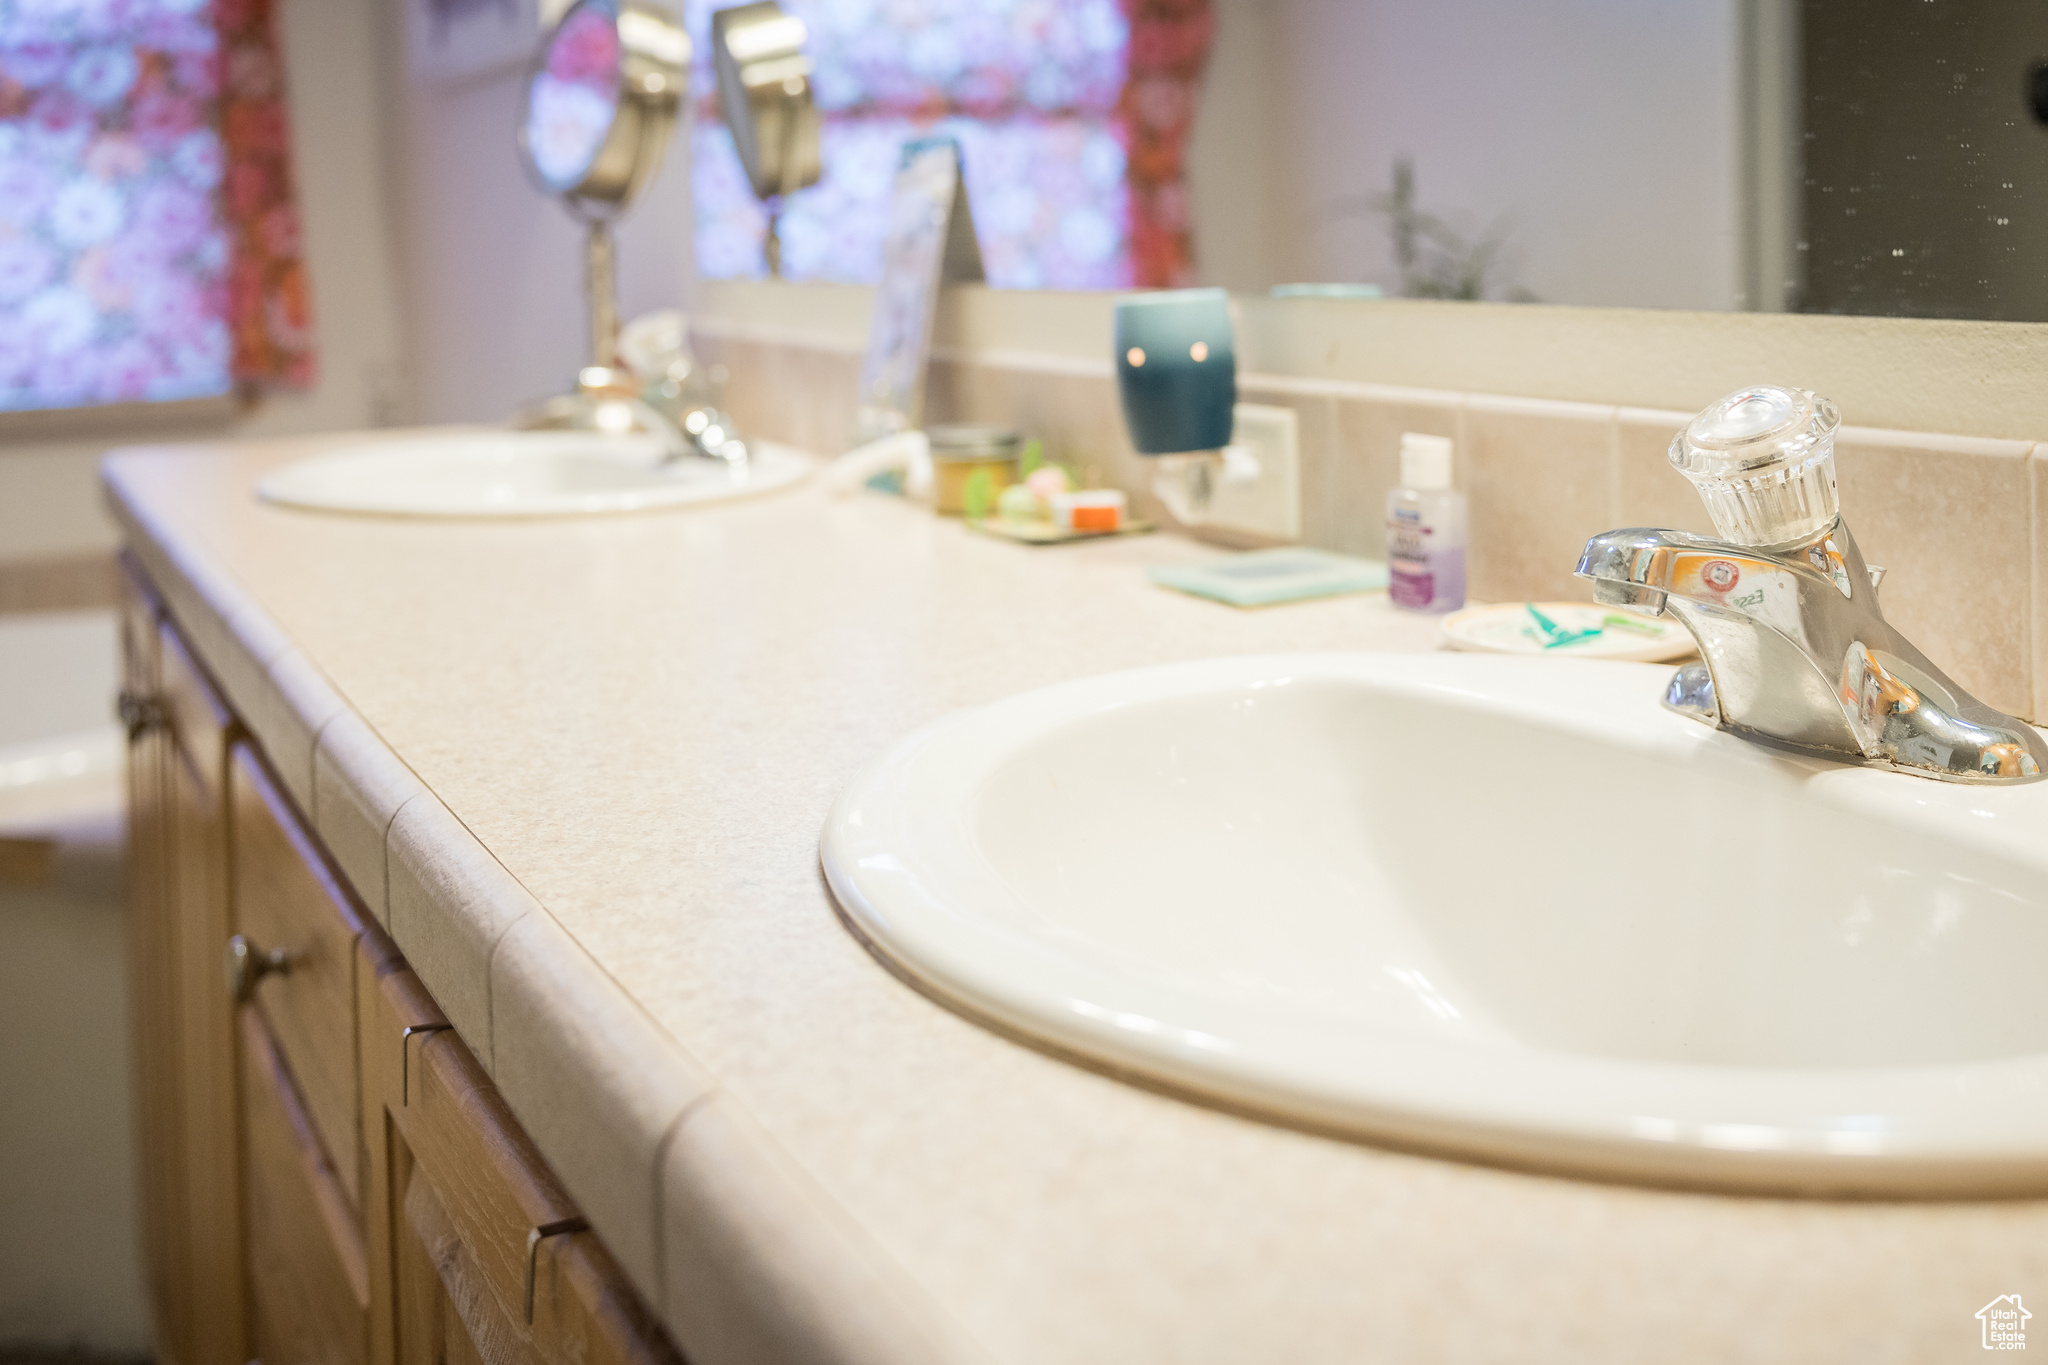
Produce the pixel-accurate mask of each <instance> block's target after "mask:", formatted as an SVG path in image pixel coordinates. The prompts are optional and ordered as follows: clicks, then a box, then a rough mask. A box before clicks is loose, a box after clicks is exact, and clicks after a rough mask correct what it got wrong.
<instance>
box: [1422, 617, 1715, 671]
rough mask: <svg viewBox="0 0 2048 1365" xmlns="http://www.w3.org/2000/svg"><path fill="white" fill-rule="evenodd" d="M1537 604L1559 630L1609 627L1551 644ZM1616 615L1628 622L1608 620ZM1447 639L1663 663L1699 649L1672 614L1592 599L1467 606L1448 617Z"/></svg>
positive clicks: (1483, 649) (1476, 647) (1508, 649)
mask: <svg viewBox="0 0 2048 1365" xmlns="http://www.w3.org/2000/svg"><path fill="white" fill-rule="evenodd" d="M1532 606H1533V607H1534V608H1535V609H1536V610H1537V611H1539V612H1542V613H1543V614H1544V615H1545V616H1547V617H1549V618H1550V621H1551V623H1552V624H1553V625H1555V626H1557V627H1558V629H1559V630H1562V631H1568V632H1576V631H1583V630H1591V629H1592V628H1593V627H1595V626H1601V627H1603V629H1602V630H1601V631H1600V633H1599V634H1598V635H1590V636H1586V637H1584V638H1582V639H1577V640H1571V641H1568V642H1567V643H1563V644H1555V645H1549V646H1548V647H1546V645H1545V643H1544V642H1545V640H1546V638H1547V637H1546V635H1545V633H1544V631H1543V628H1542V627H1541V626H1539V625H1538V624H1537V622H1536V618H1535V617H1534V616H1533V615H1531V614H1530V611H1529V608H1530V607H1532ZM1610 617H1616V618H1620V619H1621V620H1624V621H1626V622H1627V623H1628V625H1627V626H1617V625H1612V624H1609V623H1608V618H1610ZM1443 633H1444V643H1445V644H1447V645H1449V646H1450V647H1451V648H1452V649H1466V650H1472V651H1474V652H1475V653H1481V654H1548V655H1553V656H1556V657H1559V658H1575V659H1634V660H1637V661H1639V662H1643V663H1660V662H1663V661H1666V660H1672V659H1683V658H1684V657H1686V656H1687V655H1688V654H1691V653H1693V652H1694V650H1695V646H1694V644H1693V639H1692V635H1691V633H1690V632H1688V631H1687V630H1686V628H1685V627H1684V626H1682V625H1680V624H1678V622H1676V621H1674V620H1672V619H1671V618H1670V617H1668V616H1663V617H1655V618H1652V617H1648V616H1634V615H1631V614H1629V613H1627V612H1624V611H1622V610H1621V609H1620V608H1619V607H1597V606H1594V605H1592V604H1591V603H1587V602H1534V603H1530V602H1504V603H1501V604H1499V605H1497V606H1490V607H1467V608H1465V609H1464V610H1463V611H1454V612H1452V613H1451V614H1450V615H1449V616H1446V617H1445V618H1444V624H1443Z"/></svg>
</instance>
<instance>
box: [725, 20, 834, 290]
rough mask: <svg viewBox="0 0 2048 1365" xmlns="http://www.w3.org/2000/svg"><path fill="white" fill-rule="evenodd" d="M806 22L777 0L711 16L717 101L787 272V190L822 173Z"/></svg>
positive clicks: (767, 250)
mask: <svg viewBox="0 0 2048 1365" xmlns="http://www.w3.org/2000/svg"><path fill="white" fill-rule="evenodd" d="M806 36H808V35H807V31H806V30H805V28H804V21H803V20H801V19H799V18H797V17H796V16H795V15H793V14H789V13H787V12H785V11H784V10H783V8H782V6H781V5H779V4H776V3H775V0H758V3H755V4H751V5H735V6H733V7H732V8H730V9H722V10H719V11H717V12H716V13H715V14H713V15H712V16H711V46H712V60H713V62H714V63H715V65H716V69H717V72H718V107H719V110H720V112H721V113H723V114H724V116H725V124H726V127H727V129H728V130H729V131H730V132H731V134H732V145H733V150H734V151H735V152H737V153H738V154H739V159H740V165H741V167H742V168H744V170H745V171H746V175H747V183H748V185H749V186H750V187H751V188H752V189H753V191H754V196H755V198H757V199H760V200H761V201H762V202H763V204H764V205H766V207H767V211H768V223H767V230H766V234H765V237H764V240H763V242H762V256H763V260H764V261H765V263H766V264H767V267H768V273H769V274H770V275H780V274H781V273H782V232H781V223H780V219H781V216H782V205H783V201H784V199H785V197H786V196H788V195H790V194H792V193H794V192H795V191H797V190H800V189H804V188H806V187H808V186H811V185H815V184H817V183H818V177H819V176H820V174H822V172H823V169H824V167H823V165H822V164H821V160H820V147H819V139H818V111H817V108H816V106H815V105H814V104H813V103H812V101H811V61H810V58H809V57H807V56H805V55H804V39H805V38H806Z"/></svg>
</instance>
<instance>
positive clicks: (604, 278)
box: [517, 0, 690, 452]
mask: <svg viewBox="0 0 2048 1365" xmlns="http://www.w3.org/2000/svg"><path fill="white" fill-rule="evenodd" d="M689 61H690V40H689V37H688V36H687V34H686V33H685V32H684V30H683V28H682V27H681V25H679V24H678V23H677V22H676V21H675V20H674V19H673V18H671V17H670V16H669V15H668V14H667V13H666V12H665V11H663V10H661V9H659V8H656V7H655V6H653V5H649V4H644V3H641V0H576V3H574V4H572V5H570V6H569V8H568V9H567V11H566V12H565V13H564V14H563V15H562V17H561V19H560V21H559V22H558V23H557V24H556V25H555V27H554V30H553V31H552V32H551V33H550V34H549V35H548V38H547V40H546V42H545V43H543V44H542V46H541V50H540V53H539V55H538V57H537V59H536V60H535V63H534V66H533V70H532V73H531V74H530V75H529V77H528V79H527V90H526V105H525V108H524V110H523V111H522V112H521V115H520V119H519V148H520V152H521V154H522V157H523V159H524V160H525V162H526V167H527V170H528V172H529V173H530V174H531V175H532V176H533V179H534V182H535V183H536V184H538V185H539V186H540V187H541V188H542V189H543V190H545V191H547V192H548V193H550V194H554V195H558V196H560V197H561V200H562V203H563V205H564V206H565V207H566V208H567V209H568V210H569V212H570V213H571V214H572V215H574V216H575V217H576V218H577V219H578V220H579V221H580V222H581V223H583V225H584V229H585V239H584V290H585V294H586V298H587V303H588V309H589V318H590V343H589V345H590V350H589V359H588V362H587V363H586V364H585V365H584V366H583V368H582V369H581V371H580V372H579V373H578V375H577V383H576V389H575V391H574V392H573V393H570V394H567V395H565V396H563V397H560V398H553V399H549V400H548V401H546V402H544V403H541V404H539V405H537V406H536V407H534V408H532V409H529V410H528V411H526V412H524V413H522V414H520V416H519V418H518V419H517V420H518V421H519V423H520V424H521V425H523V426H528V427H538V428H548V429H564V428H567V429H577V430H592V431H602V432H607V433H611V434H620V433H624V432H631V431H643V432H653V433H654V434H656V435H658V436H659V437H661V438H662V440H663V441H664V442H665V443H666V444H667V445H668V446H669V448H670V449H671V450H673V451H677V452H680V451H682V450H683V449H685V448H686V444H687V443H686V442H685V441H684V439H683V438H682V436H681V435H680V434H679V433H677V432H676V431H675V430H674V428H673V424H671V423H668V422H667V421H666V420H665V419H663V418H661V417H660V415H659V414H658V413H656V412H655V411H654V409H652V408H651V407H649V406H648V405H647V404H645V403H643V402H641V401H640V400H639V398H638V397H637V390H636V387H635V385H634V383H633V381H632V377H631V376H630V375H629V374H627V373H626V372H625V371H624V370H622V369H620V368H618V348H619V314H618V302H617V299H618V279H617V276H618V270H617V263H616V259H615V256H614V252H613V247H612V233H611V224H612V220H613V219H615V218H617V217H618V216H619V215H620V214H622V213H624V212H625V211H626V209H627V207H628V206H629V205H630V204H631V203H632V201H633V198H634V196H635V195H636V194H637V193H638V192H639V190H640V188H641V186H643V185H645V184H646V183H647V181H648V180H649V179H650V178H652V177H653V175H654V173H655V171H656V170H657V169H659V168H660V166H661V159H662V153H663V151H664V150H665V149H666V148H667V146H668V136H669V130H670V128H671V127H672V126H673V125H674V122H675V117H676V111H677V109H678V108H679V107H680V106H681V103H682V96H683V86H684V75H685V72H686V71H687V70H688V67H689Z"/></svg>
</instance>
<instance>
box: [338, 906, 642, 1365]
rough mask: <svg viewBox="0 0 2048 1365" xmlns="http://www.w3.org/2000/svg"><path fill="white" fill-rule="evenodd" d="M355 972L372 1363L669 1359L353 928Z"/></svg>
mask: <svg viewBox="0 0 2048 1365" xmlns="http://www.w3.org/2000/svg"><path fill="white" fill-rule="evenodd" d="M358 980H359V981H360V982H361V983H362V984H361V995H360V1000H361V1005H360V1009H359V1014H360V1017H361V1018H362V1021H363V1032H362V1053H363V1072H362V1074H363V1104H364V1108H365V1111H366V1116H367V1117H366V1125H367V1126H366V1128H365V1137H366V1146H367V1147H368V1148H369V1149H370V1153H371V1156H370V1176H369V1188H370V1191H371V1193H370V1203H371V1208H372V1210H373V1211H372V1214H371V1242H372V1250H371V1266H372V1270H371V1274H372V1279H373V1281H375V1282H377V1283H378V1285H379V1286H380V1288H381V1286H382V1285H383V1284H384V1283H385V1282H388V1284H389V1289H388V1291H386V1292H381V1293H378V1294H376V1295H375V1297H376V1298H377V1300H378V1301H379V1302H380V1303H382V1304H387V1305H388V1309H384V1310H381V1311H380V1314H379V1316H378V1318H377V1320H376V1322H375V1326H374V1328H373V1334H374V1335H375V1336H376V1337H377V1338H378V1341H379V1350H378V1351H377V1352H376V1353H375V1356H374V1358H375V1359H376V1360H378V1361H379V1362H384V1361H392V1362H398V1363H399V1365H434V1363H435V1362H440V1361H453V1360H470V1359H481V1360H487V1361H492V1362H506V1363H507V1365H511V1363H512V1362H534V1363H535V1365H538V1363H539V1362H550V1363H551V1365H552V1363H559V1365H577V1363H579V1362H587V1365H627V1363H628V1362H631V1363H633V1365H673V1363H674V1362H677V1361H678V1360H679V1357H677V1355H676V1354H675V1351H674V1349H673V1348H672V1347H671V1346H670V1345H669V1344H668V1342H667V1339H666V1337H665V1336H664V1335H663V1334H662V1332H661V1329H660V1326H659V1324H657V1323H656V1322H655V1321H654V1320H653V1318H652V1316H651V1315H650V1314H648V1313H647V1312H646V1310H645V1308H644V1307H643V1306H642V1305H641V1303H640V1302H639V1300H638V1299H637V1297H635V1295H634V1294H633V1293H632V1291H631V1289H630V1288H629V1287H628V1286H627V1284H626V1281H625V1277H624V1276H623V1275H622V1274H621V1273H620V1272H619V1270H618V1267H617V1266H616V1265H615V1264H614V1263H613V1261H612V1260H611V1257H610V1256H609V1255H608V1254H607V1253H606V1252H605V1250H604V1248H603V1246H602V1245H600V1244H599V1242H598V1240H597V1238H596V1236H595V1234H593V1233H592V1232H590V1231H589V1229H588V1227H587V1225H586V1224H585V1223H584V1221H583V1219H582V1217H581V1216H580V1215H579V1214H578V1212H577V1209H576V1206H575V1203H574V1202H573V1201H572V1200H571V1199H570V1198H569V1196H568V1194H567V1193H566V1192H565V1191H564V1190H563V1189H562V1188H561V1186H560V1184H559V1183H558V1182H557V1181H556V1180H555V1178H554V1176H553V1175H552V1174H551V1173H550V1172H549V1171H548V1169H547V1165H546V1163H545V1162H543V1161H542V1160H541V1156H540V1153H539V1152H538V1151H537V1150H536V1149H535V1148H534V1146H533V1143H532V1142H531V1141H530V1140H529V1139H528V1138H527V1136H526V1135H525V1133H523V1132H521V1131H520V1128H519V1125H518V1123H517V1122H516V1121H515V1120H514V1119H513V1117H512V1113H511V1111H510V1110H509V1109H508V1108H507V1107H506V1105H505V1101H504V1098H503V1097H502V1096H500V1095H499V1094H498V1091H497V1088H496V1087H495V1086H493V1085H492V1084H491V1081H490V1078H489V1077H488V1076H486V1075H485V1074H484V1071H483V1068H482V1067H481V1066H480V1065H478V1063H477V1061H476V1058H475V1057H474V1056H472V1055H471V1054H470V1051H469V1049H468V1048H467V1047H465V1046H464V1045H463V1042H462V1040H461V1038H459V1037H458V1036H457V1035H456V1034H455V1031H454V1030H453V1029H451V1028H450V1027H449V1026H448V1023H447V1020H446V1019H445V1018H444V1017H443V1016H442V1015H441V1012H440V1011H439V1010H438V1009H437V1008H436V1007H435V1006H434V1002H433V1000H432V998H431V997H429V996H428V994H427V992H426V990H425V989H424V988H423V987H422V986H421V985H420V983H419V979H418V978H417V977H415V976H414V975H413V974H412V972H411V970H410V969H408V968H407V967H406V966H405V964H404V962H403V961H402V960H401V959H399V958H398V957H397V955H396V954H395V953H390V952H382V953H380V952H379V951H378V945H376V944H375V943H373V942H372V941H371V939H370V938H369V937H368V936H366V938H365V941H364V956H363V961H362V963H361V965H360V968H359V976H358ZM387 1347H388V1352H389V1354H388V1355H387V1354H385V1350H386V1349H387Z"/></svg>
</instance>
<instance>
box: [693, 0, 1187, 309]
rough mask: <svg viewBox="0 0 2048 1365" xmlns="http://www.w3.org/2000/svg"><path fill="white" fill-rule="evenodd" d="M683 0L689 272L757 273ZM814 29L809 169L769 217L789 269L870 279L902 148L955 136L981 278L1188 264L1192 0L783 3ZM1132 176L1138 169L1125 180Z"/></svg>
mask: <svg viewBox="0 0 2048 1365" xmlns="http://www.w3.org/2000/svg"><path fill="white" fill-rule="evenodd" d="M723 3H727V0H690V3H689V5H688V7H687V11H686V15H687V20H688V23H689V25H690V28H691V33H692V36H693V37H694V38H695V39H696V41H697V52H698V54H699V56H698V63H697V69H696V71H695V73H694V75H693V80H694V82H695V85H694V89H695V91H696V92H697V95H698V117H697V124H696V131H695V133H694V139H695V146H694V148H693V151H694V154H695V162H694V168H693V174H694V177H695V179H694V183H693V186H692V188H693V193H694V196H695V200H696V205H697V259H698V268H699V270H700V271H702V273H704V274H705V275H707V276H711V277H716V278H733V277H739V276H751V275H759V274H761V273H763V270H764V264H763V261H762V252H761V243H762V238H763V235H764V232H765V228H766V221H767V220H766V215H765V213H764V212H763V210H762V208H761V206H760V205H759V204H758V203H757V202H756V201H755V199H754V197H753V195H752V193H751V192H750V191H749V190H748V188H747V184H746V178H745V175H744V174H743V173H742V171H741V169H740V166H739V159H738V156H737V155H736V153H735V152H734V151H733V147H732V138H731V135H730V134H729V133H728V132H727V131H726V128H725V125H724V123H723V122H722V121H721V119H720V118H719V114H718V107H717V100H716V85H715V80H714V77H713V74H712V69H711V64H710V44H709V28H710V12H711V10H713V9H714V8H717V7H718V6H719V5H720V4H723ZM784 3H785V6H786V7H787V8H788V9H789V10H790V11H791V12H792V13H795V14H797V15H799V16H801V17H802V18H803V20H804V22H805V24H806V25H807V26H808V27H809V30H810V42H809V45H808V46H809V51H810V53H811V55H812V59H813V61H814V62H815V64H816V69H815V72H814V74H813V77H812V82H813V91H814V93H815V97H816V99H817V102H818V106H819V109H820V111H821V112H822V113H823V115H824V134H823V138H824V152H825V178H824V179H823V180H822V181H821V182H820V183H819V184H818V185H816V186H814V187H813V188H811V189H807V190H802V191H799V192H798V193H796V194H794V195H791V196H790V199H789V203H788V204H787V205H786V206H785V207H784V213H783V218H782V223H781V229H782V243H783V254H782V263H783V273H784V274H785V275H787V276H788V277H789V278H791V279H822V280H847V281H855V282H868V283H871V282H873V281H874V280H875V279H876V278H878V277H879V275H880V272H881V241H882V234H883V230H884V226H885V223H886V220H887V215H888V207H887V206H888V199H889V188H890V184H891V182H892V181H893V179H894V177H895V172H896V163H897V157H898V153H899V152H900V150H901V148H902V146H903V144H904V142H906V141H908V140H910V139H911V138H913V137H918V136H924V135H928V134H931V133H948V134H951V135H952V136H954V137H956V138H958V139H959V141H960V143H961V148H962V153H963V165H964V168H965V173H966V180H967V189H968V195H969V198H970V201H971V203H972V206H973V212H974V216H975V227H976V229H977V230H978V232H979V234H980V239H981V250H982V258H983V262H984V264H985V265H986V267H987V269H988V276H989V282H990V283H991V284H993V285H996V286H997V287H999V288H1012V289H1120V288H1128V287H1131V286H1133V285H1140V286H1143V285H1161V284H1171V283H1177V282H1179V281H1180V280H1182V279H1184V278H1185V277H1186V276H1187V274H1188V271H1189V264H1190V262H1191V259H1192V254H1191V246H1190V243H1189V240H1188V233H1187V212H1186V192H1185V185H1184V181H1183V175H1184V172H1183V165H1182V162H1183V157H1182V150H1181V149H1182V146H1183V144H1184V143H1185V139H1186V134H1187V131H1188V129H1189V127H1190V126H1191V122H1192V117H1193V109H1194V106H1195V103H1196V100H1195V94H1196V92H1197V90H1198V88H1199V82H1200V78H1201V69H1202V62H1203V61H1204V60H1205V59H1206V56H1207V51H1208V41H1209V32H1210V28H1209V11H1208V0H784ZM1140 170H1142V174H1138V173H1137V172H1139V171H1140Z"/></svg>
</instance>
